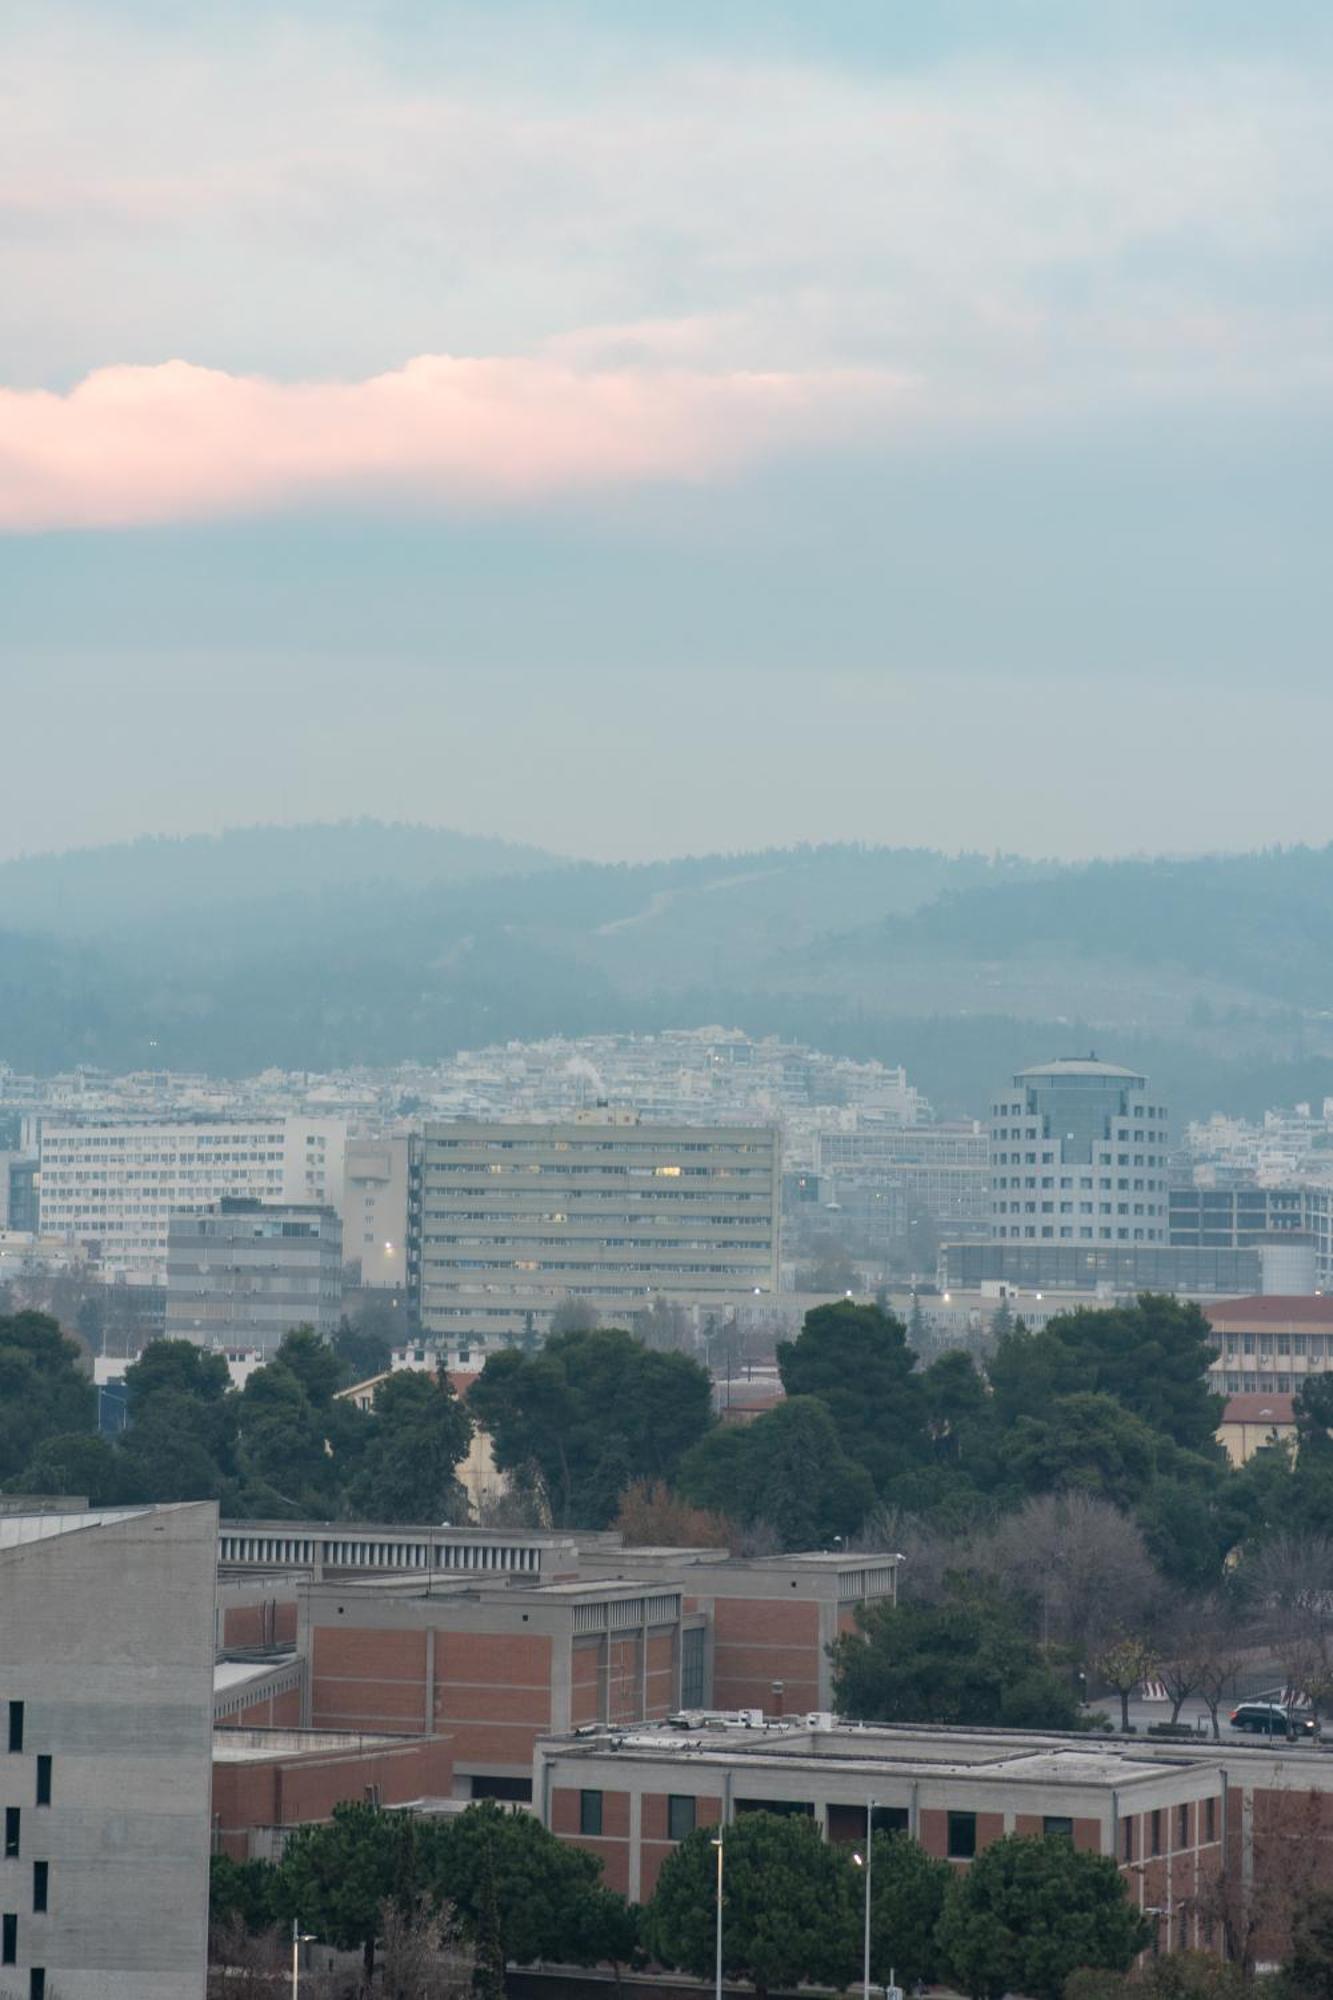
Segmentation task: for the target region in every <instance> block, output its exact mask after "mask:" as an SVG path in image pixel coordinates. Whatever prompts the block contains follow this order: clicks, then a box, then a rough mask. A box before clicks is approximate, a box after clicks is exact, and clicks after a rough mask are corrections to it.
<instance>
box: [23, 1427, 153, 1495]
mask: <svg viewBox="0 0 1333 2000" xmlns="http://www.w3.org/2000/svg"><path fill="white" fill-rule="evenodd" d="M9 1483H10V1486H11V1487H12V1489H13V1490H14V1491H15V1492H16V1493H67V1494H68V1493H76V1494H79V1495H80V1496H81V1497H82V1498H84V1499H86V1500H87V1501H88V1502H89V1503H90V1505H92V1506H94V1507H115V1506H118V1505H119V1504H120V1502H121V1501H122V1500H123V1499H124V1497H125V1472H124V1467H123V1465H122V1464H121V1459H120V1454H119V1452H117V1450H116V1448H115V1446H114V1445H113V1444H111V1443H110V1442H109V1441H108V1440H107V1439H106V1438H103V1437H98V1436H97V1434H96V1433H95V1432H80V1431H76V1432H74V1433H73V1434H72V1435H70V1436H67V1437H52V1438H47V1440H46V1442H45V1443H44V1444H40V1445H38V1447H37V1449H36V1451H35V1452H34V1453H33V1455H32V1457H31V1458H30V1459H29V1460H28V1463H27V1464H26V1465H25V1466H24V1468H23V1470H22V1472H21V1473H19V1475H18V1477H17V1478H16V1479H13V1480H11V1481H10V1482H9Z"/></svg>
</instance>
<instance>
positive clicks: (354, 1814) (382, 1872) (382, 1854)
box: [273, 1800, 417, 1978]
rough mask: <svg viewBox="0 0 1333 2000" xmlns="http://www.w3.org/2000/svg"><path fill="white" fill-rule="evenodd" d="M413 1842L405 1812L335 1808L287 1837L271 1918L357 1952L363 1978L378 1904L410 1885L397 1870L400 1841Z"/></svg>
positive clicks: (351, 1805)
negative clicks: (316, 1823)
mask: <svg viewBox="0 0 1333 2000" xmlns="http://www.w3.org/2000/svg"><path fill="white" fill-rule="evenodd" d="M413 1839H414V1829H413V1828H412V1826H411V1822H410V1819H409V1817H408V1815H407V1814H405V1813H391V1812H384V1811H382V1810H381V1808H380V1807H379V1806H372V1805H364V1804H362V1803H361V1802H360V1801H359V1800H356V1801H348V1802H346V1803H344V1804H342V1805H336V1806H335V1807H334V1808H333V1816H332V1818H331V1819H329V1820H327V1821H326V1822H325V1823H324V1824H322V1825H319V1826H300V1827H297V1828H296V1829H295V1831H294V1832H292V1833H291V1834H290V1835H289V1836H288V1840H287V1845H286V1847H285V1849H284V1851H283V1857H282V1861H281V1864H280V1865H279V1867H278V1868H277V1870H276V1876H275V1881H274V1885H273V1907H274V1911H275V1913H276V1915H277V1916H278V1917H279V1919H281V1920H283V1921H285V1922H291V1921H292V1920H295V1921H296V1922H298V1923H300V1924H301V1925H302V1926H303V1927H304V1928H306V1929H308V1930H310V1931H312V1932H313V1933H314V1934H315V1936H316V1937H319V1938H322V1939H323V1940H324V1941H325V1942H326V1943H328V1944H333V1945H337V1947H338V1948H339V1950H341V1951H359V1952H360V1953H361V1955H362V1959H363V1961H364V1963H365V1968H366V1975H367V1977H368V1978H369V1976H370V1975H371V1974H372V1973H373V1972H374V1969H375V1949H376V1946H377V1945H378V1943H379V1939H380V1935H381V1928H382V1922H383V1918H382V1912H383V1907H384V1905H385V1904H386V1903H391V1904H392V1903H398V1902H400V1901H401V1899H402V1897H403V1896H404V1894H405V1893H407V1894H410V1893H411V1892H412V1891H413V1890H414V1889H415V1888H416V1886H417V1885H416V1883H415V1882H409V1881H407V1880H405V1876H404V1867H403V1860H404V1843H405V1842H407V1841H409V1840H413Z"/></svg>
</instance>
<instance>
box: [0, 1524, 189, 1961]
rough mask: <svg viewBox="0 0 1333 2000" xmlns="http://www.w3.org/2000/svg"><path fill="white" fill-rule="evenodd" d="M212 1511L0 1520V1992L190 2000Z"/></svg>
mask: <svg viewBox="0 0 1333 2000" xmlns="http://www.w3.org/2000/svg"><path fill="white" fill-rule="evenodd" d="M216 1542H217V1510H216V1508H214V1507H213V1506H212V1505H206V1506H181V1507H139V1508H131V1509H127V1510H125V1511H124V1512H120V1513H87V1512H70V1513H44V1514H17V1513H15V1514H9V1513H5V1514H0V1814H2V1815H3V1822H4V1848H3V1855H0V1993H6V1994H13V1995H14V1996H15V2000H202V1995H203V1991H204V1975H205V1948H206V1943H207V1933H208V1853H209V1776H210V1752H211V1739H212V1722H213V1594H214V1573H215V1552H216Z"/></svg>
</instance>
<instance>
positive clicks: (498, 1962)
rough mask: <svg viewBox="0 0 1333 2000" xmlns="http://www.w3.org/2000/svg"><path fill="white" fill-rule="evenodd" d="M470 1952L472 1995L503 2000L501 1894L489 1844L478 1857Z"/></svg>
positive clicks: (491, 1845)
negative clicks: (472, 1960) (474, 1955)
mask: <svg viewBox="0 0 1333 2000" xmlns="http://www.w3.org/2000/svg"><path fill="white" fill-rule="evenodd" d="M473 1949H474V1951H475V1953H476V1962H475V1964H474V1965H473V1968H472V1991H473V1992H474V1993H475V1994H476V1995H477V2000H504V1991H505V1949H504V1936H503V1933H502V1931H501V1928H500V1891H499V1886H498V1883H497V1880H496V1870H495V1846H494V1843H493V1842H490V1841H488V1842H487V1843H486V1845H485V1846H484V1847H483V1849H482V1853H481V1872H480V1877H479V1880H478V1888H477V1914H476V1920H475V1924H474V1938H473Z"/></svg>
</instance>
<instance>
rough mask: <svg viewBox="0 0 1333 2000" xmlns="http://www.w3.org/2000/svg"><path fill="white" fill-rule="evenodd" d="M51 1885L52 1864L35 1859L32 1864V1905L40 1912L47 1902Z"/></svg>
mask: <svg viewBox="0 0 1333 2000" xmlns="http://www.w3.org/2000/svg"><path fill="white" fill-rule="evenodd" d="M50 1886H51V1864H50V1862H49V1861H34V1862H33V1864H32V1907H33V1909H34V1910H37V1911H38V1912H40V1911H42V1910H44V1909H45V1908H46V1904H47V1897H48V1892H49V1890H50Z"/></svg>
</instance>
